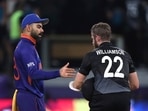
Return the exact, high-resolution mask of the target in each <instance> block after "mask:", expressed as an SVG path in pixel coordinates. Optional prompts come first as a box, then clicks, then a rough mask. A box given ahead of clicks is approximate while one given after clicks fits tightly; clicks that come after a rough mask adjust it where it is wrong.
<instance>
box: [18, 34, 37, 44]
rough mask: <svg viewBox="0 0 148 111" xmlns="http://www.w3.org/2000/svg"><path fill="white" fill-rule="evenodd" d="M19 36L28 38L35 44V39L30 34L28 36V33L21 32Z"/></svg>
mask: <svg viewBox="0 0 148 111" xmlns="http://www.w3.org/2000/svg"><path fill="white" fill-rule="evenodd" d="M21 38H25V39H28V40H30V41H31V42H32V43H33V44H34V45H35V44H36V40H35V39H34V38H33V37H31V36H29V35H27V34H23V33H21Z"/></svg>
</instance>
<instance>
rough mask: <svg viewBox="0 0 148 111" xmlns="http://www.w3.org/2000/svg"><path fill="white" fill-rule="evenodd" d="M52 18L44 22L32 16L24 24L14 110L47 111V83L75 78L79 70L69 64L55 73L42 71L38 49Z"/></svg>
mask: <svg viewBox="0 0 148 111" xmlns="http://www.w3.org/2000/svg"><path fill="white" fill-rule="evenodd" d="M48 22H49V19H48V18H44V19H41V18H40V17H39V16H38V15H37V14H35V13H32V14H28V15H26V16H25V17H24V19H23V20H22V23H21V28H22V33H21V38H20V41H19V43H18V45H17V46H16V49H15V51H14V80H15V88H16V91H15V93H14V96H13V103H12V111H45V106H44V88H43V80H48V79H53V78H57V77H65V78H67V77H74V76H75V70H74V69H73V68H68V65H69V63H67V64H66V65H65V66H63V67H62V68H60V69H59V70H55V71H44V70H42V64H41V60H40V57H39V55H38V52H37V50H36V48H35V46H36V43H37V41H38V40H40V39H41V38H42V34H43V32H44V30H43V25H46V24H47V23H48Z"/></svg>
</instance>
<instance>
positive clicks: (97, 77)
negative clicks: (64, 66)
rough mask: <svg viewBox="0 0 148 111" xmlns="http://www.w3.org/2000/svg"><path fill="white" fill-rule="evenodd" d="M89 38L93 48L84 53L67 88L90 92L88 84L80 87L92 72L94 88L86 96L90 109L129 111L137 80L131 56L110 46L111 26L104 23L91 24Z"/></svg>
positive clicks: (92, 110)
mask: <svg viewBox="0 0 148 111" xmlns="http://www.w3.org/2000/svg"><path fill="white" fill-rule="evenodd" d="M91 39H92V44H93V46H94V48H95V49H94V50H93V51H91V52H88V53H87V54H86V55H85V56H84V58H83V60H82V63H81V66H80V68H79V71H78V73H77V74H76V77H75V79H74V81H71V82H70V83H69V87H70V88H71V89H72V90H74V91H83V92H82V93H85V94H86V93H89V92H91V90H92V89H93V88H92V87H86V88H85V89H83V90H82V89H81V88H82V86H83V85H84V84H85V80H86V77H87V75H88V74H90V71H92V73H93V74H94V83H93V87H94V90H93V93H92V95H91V96H90V97H89V98H87V100H89V107H90V111H130V100H131V91H132V90H136V89H138V88H139V79H138V75H137V72H136V70H135V67H134V64H133V60H132V58H131V56H130V55H129V54H128V53H127V52H126V51H124V50H122V49H120V48H118V47H115V46H113V45H112V43H111V27H110V25H109V24H107V23H103V22H100V23H97V24H94V25H93V26H92V28H91ZM87 84H88V83H87ZM88 86H89V85H88ZM86 95H87V94H86Z"/></svg>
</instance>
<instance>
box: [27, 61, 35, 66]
mask: <svg viewBox="0 0 148 111" xmlns="http://www.w3.org/2000/svg"><path fill="white" fill-rule="evenodd" d="M27 66H28V67H31V66H35V63H34V62H30V63H28V64H27Z"/></svg>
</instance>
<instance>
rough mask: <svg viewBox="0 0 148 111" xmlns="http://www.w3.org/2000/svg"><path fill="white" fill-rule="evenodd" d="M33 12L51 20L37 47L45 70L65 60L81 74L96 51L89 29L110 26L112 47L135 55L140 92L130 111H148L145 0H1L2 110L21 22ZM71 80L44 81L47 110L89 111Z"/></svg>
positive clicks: (6, 108) (7, 108) (6, 109)
mask: <svg viewBox="0 0 148 111" xmlns="http://www.w3.org/2000/svg"><path fill="white" fill-rule="evenodd" d="M30 12H36V13H38V14H39V15H40V16H41V17H48V18H49V19H50V23H49V24H48V25H47V26H45V28H44V29H45V35H44V38H43V40H42V41H41V42H40V43H38V46H37V49H38V51H39V54H40V56H41V59H42V62H43V68H44V69H45V70H53V69H57V68H59V67H61V66H63V65H64V64H65V63H66V62H67V61H69V62H70V66H71V67H74V68H76V69H77V68H78V67H79V66H80V63H81V59H82V57H83V55H84V54H85V53H86V52H87V51H89V50H91V49H92V46H91V38H90V28H91V26H92V25H93V24H94V23H97V22H100V21H102V22H107V23H109V24H110V25H111V27H112V32H113V40H112V42H113V43H114V44H115V45H117V46H119V47H121V48H123V49H125V50H127V51H128V52H129V53H130V54H131V56H132V57H133V60H134V62H135V66H136V68H137V72H138V73H139V79H140V89H138V90H136V91H134V92H132V93H133V97H132V100H131V102H132V106H131V111H148V95H147V93H148V82H147V80H148V73H147V72H148V68H147V67H148V58H147V57H148V46H147V42H148V34H147V30H148V2H147V0H0V35H1V36H0V39H1V40H0V111H11V101H12V95H13V92H14V86H13V72H12V67H13V66H12V65H13V64H12V54H13V50H14V47H15V45H16V43H17V41H18V40H19V34H20V30H19V24H20V21H21V19H22V17H23V16H24V15H25V14H27V13H30ZM11 26H12V27H11ZM90 73H91V72H90ZM90 75H91V74H90ZM71 80H72V79H63V78H57V79H53V80H47V81H45V102H46V106H47V111H81V110H82V109H83V111H88V110H89V108H88V105H87V104H88V102H87V101H86V100H84V99H83V97H82V95H81V93H77V92H73V91H71V90H70V89H69V88H68V83H69V82H70V81H71Z"/></svg>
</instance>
